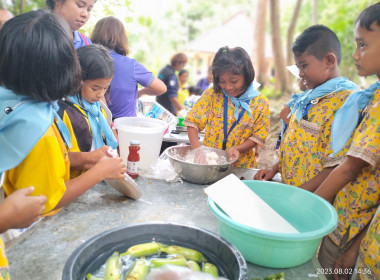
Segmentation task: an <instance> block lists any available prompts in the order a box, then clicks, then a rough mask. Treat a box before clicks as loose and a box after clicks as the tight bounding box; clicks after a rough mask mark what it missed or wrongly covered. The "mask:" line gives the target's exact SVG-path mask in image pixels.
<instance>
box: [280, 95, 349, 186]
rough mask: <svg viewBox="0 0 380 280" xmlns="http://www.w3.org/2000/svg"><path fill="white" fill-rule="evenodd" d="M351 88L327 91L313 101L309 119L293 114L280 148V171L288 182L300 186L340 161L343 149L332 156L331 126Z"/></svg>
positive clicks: (285, 181) (308, 115) (286, 182)
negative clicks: (329, 92) (332, 91)
mask: <svg viewBox="0 0 380 280" xmlns="http://www.w3.org/2000/svg"><path fill="white" fill-rule="evenodd" d="M351 92H352V91H350V90H344V91H340V92H334V93H332V94H328V95H325V96H323V97H321V98H319V99H316V100H315V101H314V102H313V103H315V104H311V106H310V108H309V110H308V113H307V115H306V116H305V117H304V118H306V119H301V120H300V121H299V122H298V121H297V119H296V116H295V115H296V114H293V115H292V116H291V118H290V122H289V126H288V128H287V129H286V131H285V133H284V137H283V139H282V141H281V145H280V150H279V171H280V173H281V176H282V179H283V181H284V183H285V184H289V185H293V186H297V187H298V186H300V185H302V184H303V183H305V182H307V181H309V180H310V179H312V178H313V177H314V176H316V175H317V174H318V173H319V172H321V171H322V169H323V168H326V167H331V166H335V165H337V164H339V163H340V162H341V161H342V160H343V157H342V155H341V154H342V153H339V154H337V155H336V156H335V157H334V158H330V157H329V155H330V154H331V153H332V151H331V149H330V148H329V147H330V139H331V126H332V121H333V119H334V114H335V113H336V111H337V110H339V108H340V107H341V106H342V105H343V103H344V101H345V100H346V98H347V97H348V96H349V94H350V93H351Z"/></svg>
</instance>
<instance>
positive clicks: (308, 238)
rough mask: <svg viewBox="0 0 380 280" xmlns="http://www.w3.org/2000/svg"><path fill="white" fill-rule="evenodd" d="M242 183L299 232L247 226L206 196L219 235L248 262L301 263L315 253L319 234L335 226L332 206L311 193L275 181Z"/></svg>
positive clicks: (276, 265)
mask: <svg viewBox="0 0 380 280" xmlns="http://www.w3.org/2000/svg"><path fill="white" fill-rule="evenodd" d="M243 182H244V183H245V184H246V185H247V186H248V187H249V188H250V189H251V190H253V191H254V192H255V193H256V194H257V195H258V196H260V198H261V199H263V200H264V201H265V202H266V203H267V204H269V205H270V206H271V207H272V208H273V209H274V210H275V211H277V213H279V214H280V215H281V216H282V217H283V218H284V219H286V220H287V221H288V222H289V223H290V224H292V225H293V226H294V227H295V228H296V229H297V230H298V231H299V233H277V232H269V231H265V230H260V229H256V228H253V227H250V226H246V225H244V224H241V223H239V222H236V221H234V220H232V219H231V218H230V217H229V216H227V215H226V214H225V213H224V212H223V210H221V209H220V208H219V206H218V205H217V204H216V203H215V202H214V201H213V200H212V199H211V198H210V197H209V198H208V206H209V208H210V210H211V212H212V213H213V214H214V215H215V216H216V218H217V221H218V227H219V232H220V235H221V236H222V237H224V238H225V239H227V240H228V241H229V242H231V243H232V244H233V245H235V246H236V247H237V248H238V249H239V251H240V252H241V253H242V255H243V256H244V258H245V259H246V261H248V262H251V263H254V264H257V265H261V266H266V267H271V268H288V267H293V266H297V265H300V264H303V263H305V262H307V261H309V260H310V259H311V258H312V257H313V256H314V254H315V252H316V250H317V248H318V246H319V243H320V241H321V239H322V237H324V236H325V235H327V234H329V233H331V232H332V231H333V230H334V229H335V227H336V225H337V222H338V216H337V213H336V211H335V209H334V207H332V205H331V204H330V203H329V202H327V201H326V200H324V199H323V198H321V197H319V196H317V195H315V194H313V193H311V192H308V191H305V190H302V189H300V188H296V187H292V186H289V185H285V184H280V183H274V182H265V181H254V180H247V181H243ZM231 189H233V186H231Z"/></svg>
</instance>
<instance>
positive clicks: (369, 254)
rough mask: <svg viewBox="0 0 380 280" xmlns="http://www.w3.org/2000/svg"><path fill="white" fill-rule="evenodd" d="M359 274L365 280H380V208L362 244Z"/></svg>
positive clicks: (358, 267)
mask: <svg viewBox="0 0 380 280" xmlns="http://www.w3.org/2000/svg"><path fill="white" fill-rule="evenodd" d="M357 273H358V276H359V278H360V279H363V280H375V279H380V207H379V208H378V209H377V213H376V215H375V216H374V218H373V221H372V223H371V226H370V227H369V229H368V231H367V234H366V235H365V237H364V239H363V241H362V243H361V244H360V250H359V257H358V263H357Z"/></svg>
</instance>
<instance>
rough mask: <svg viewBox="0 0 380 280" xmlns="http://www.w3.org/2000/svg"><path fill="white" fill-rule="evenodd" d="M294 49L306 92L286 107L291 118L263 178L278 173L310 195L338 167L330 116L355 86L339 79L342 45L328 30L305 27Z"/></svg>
mask: <svg viewBox="0 0 380 280" xmlns="http://www.w3.org/2000/svg"><path fill="white" fill-rule="evenodd" d="M292 50H293V53H294V59H295V62H296V65H297V67H298V68H299V71H300V73H299V76H300V78H301V79H303V80H304V85H305V86H306V87H307V88H308V90H306V91H305V92H303V93H301V94H299V95H297V96H294V98H293V99H292V100H291V101H290V102H289V103H288V107H289V112H290V114H291V117H290V122H289V126H288V127H287V128H286V130H285V132H284V134H283V137H282V140H281V144H280V149H279V162H278V165H276V164H275V165H274V166H273V168H272V170H271V171H270V172H269V173H270V176H269V177H266V178H265V176H264V178H265V179H270V178H271V176H274V175H275V173H276V171H277V170H278V171H279V172H280V174H281V175H282V179H283V181H284V182H285V183H286V184H289V185H294V186H301V187H302V188H305V189H308V190H311V191H313V190H315V188H317V187H318V184H319V183H320V182H319V181H318V180H319V178H320V177H319V176H323V178H325V177H326V176H327V175H328V172H329V171H331V168H333V167H334V166H336V165H337V164H339V160H340V158H339V156H337V157H334V158H331V157H329V156H330V154H331V149H330V148H329V146H330V135H331V125H332V121H333V119H334V113H335V112H336V111H337V110H338V109H339V108H340V107H341V106H342V105H343V103H344V101H345V100H346V98H347V96H348V95H349V94H350V93H352V91H353V90H355V89H356V85H355V84H354V83H352V82H351V81H349V80H347V79H346V78H344V77H341V76H340V72H339V66H338V65H339V63H340V59H341V47H340V43H339V40H338V38H337V37H336V35H335V34H334V32H333V31H331V30H330V29H329V28H328V27H325V26H322V25H315V26H312V27H309V28H308V29H306V30H305V31H304V32H303V33H302V34H301V35H300V36H299V37H298V38H297V39H296V41H295V42H294V44H293V47H292ZM276 168H277V169H276ZM274 171H275V172H274ZM325 172H327V173H326V174H325ZM260 176H262V173H261V172H260V171H259V172H258V174H257V175H256V176H255V179H262V177H261V178H260ZM322 180H323V179H322Z"/></svg>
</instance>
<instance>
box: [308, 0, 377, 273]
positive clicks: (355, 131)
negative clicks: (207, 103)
mask: <svg viewBox="0 0 380 280" xmlns="http://www.w3.org/2000/svg"><path fill="white" fill-rule="evenodd" d="M354 37H355V41H356V50H355V52H354V53H353V55H352V58H353V59H354V61H355V66H356V69H357V72H358V75H359V76H363V77H367V76H371V75H376V76H377V78H378V79H380V51H379V50H380V3H377V4H374V5H372V6H370V7H368V8H367V9H365V10H364V11H363V12H362V13H361V14H360V15H359V17H358V19H357V20H356V23H355V31H354ZM379 104H380V81H379V80H378V81H377V82H376V83H374V84H372V85H371V86H370V87H369V88H368V89H366V90H363V91H357V92H355V93H353V94H351V95H350V96H349V97H348V98H347V100H346V102H345V103H344V105H343V106H342V107H341V109H340V110H339V111H338V112H337V113H336V115H335V119H334V123H333V130H332V132H333V133H332V143H331V144H332V149H333V152H334V154H337V153H340V152H341V151H347V149H348V151H347V153H346V154H347V157H346V158H345V159H344V161H343V162H342V163H341V164H340V165H339V166H338V167H337V168H335V169H334V170H333V171H332V172H331V174H330V175H329V176H328V177H327V178H326V180H325V181H324V182H323V183H322V184H321V185H320V187H319V188H318V189H317V190H316V191H315V194H317V195H320V196H321V197H323V198H325V199H327V200H331V199H333V198H334V197H335V200H334V207H335V209H336V210H337V212H338V226H337V228H336V230H335V231H334V232H333V233H332V234H330V235H329V236H326V237H325V238H324V239H323V241H322V244H321V249H320V252H319V256H318V258H319V260H320V263H321V265H322V266H323V267H324V268H326V269H327V271H331V272H332V274H336V276H337V277H347V276H348V274H351V273H352V272H353V270H352V267H353V266H354V264H355V260H356V256H357V255H358V249H357V248H358V246H357V245H358V244H359V243H360V240H361V238H363V237H364V236H365V231H366V230H367V228H368V226H369V224H370V222H371V220H372V219H373V217H374V215H375V212H376V209H377V208H378V206H379V202H380V183H379V182H380V156H379V155H380V110H379ZM378 219H379V218H378V217H377V216H376V217H375V218H374V223H373V224H372V226H371V228H370V229H369V231H368V232H369V233H368V234H367V236H366V237H364V240H363V242H362V245H361V250H360V252H361V254H362V255H361V257H360V259H359V264H360V266H361V267H362V268H363V270H362V271H357V272H358V276H359V277H360V278H362V279H380V241H379V240H380V239H379V225H378V224H379V221H378ZM364 268H366V269H369V271H368V270H364ZM364 272H366V273H364ZM329 276H330V275H329ZM331 279H332V277H331Z"/></svg>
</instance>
